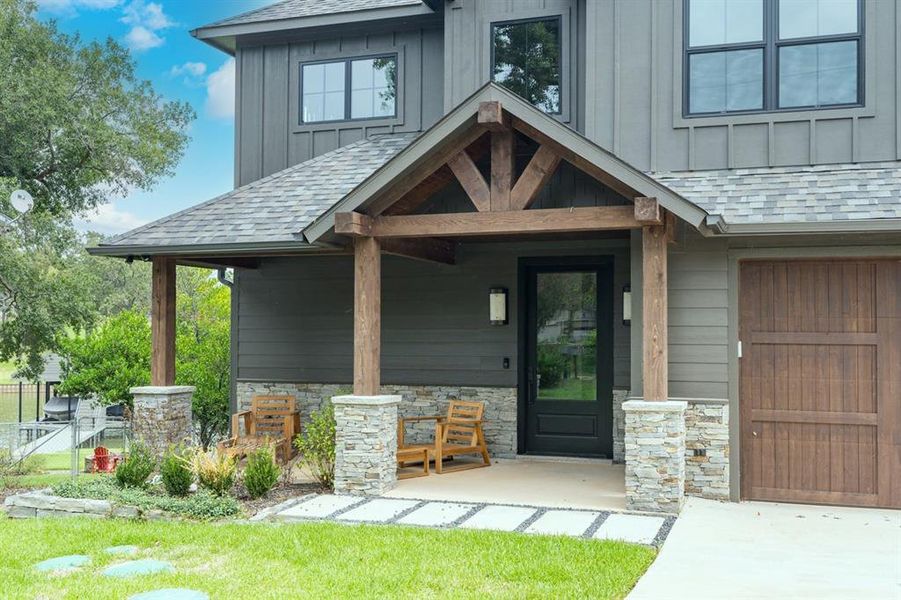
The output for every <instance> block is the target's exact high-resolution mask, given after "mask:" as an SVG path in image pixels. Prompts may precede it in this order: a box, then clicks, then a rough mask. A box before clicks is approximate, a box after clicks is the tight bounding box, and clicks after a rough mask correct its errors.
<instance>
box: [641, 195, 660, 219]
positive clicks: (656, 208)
mask: <svg viewBox="0 0 901 600" xmlns="http://www.w3.org/2000/svg"><path fill="white" fill-rule="evenodd" d="M660 218H661V215H660V205H659V204H658V203H657V198H643V197H640V196H639V197H638V198H635V219H636V220H638V222H639V223H644V224H645V225H660Z"/></svg>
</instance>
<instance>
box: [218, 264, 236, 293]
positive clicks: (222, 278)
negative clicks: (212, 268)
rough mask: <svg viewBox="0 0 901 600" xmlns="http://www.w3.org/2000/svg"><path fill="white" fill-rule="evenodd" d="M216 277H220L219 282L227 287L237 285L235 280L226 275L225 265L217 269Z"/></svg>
mask: <svg viewBox="0 0 901 600" xmlns="http://www.w3.org/2000/svg"><path fill="white" fill-rule="evenodd" d="M216 279H218V280H219V283H221V284H222V285H224V286H225V287H227V288H232V287H234V286H235V283H234V282H233V281H229V280H228V278H227V277H226V276H225V267H219V269H218V270H217V271H216Z"/></svg>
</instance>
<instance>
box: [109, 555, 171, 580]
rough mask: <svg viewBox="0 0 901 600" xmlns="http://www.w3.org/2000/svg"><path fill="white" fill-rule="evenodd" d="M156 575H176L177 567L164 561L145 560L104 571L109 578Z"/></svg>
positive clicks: (122, 564)
mask: <svg viewBox="0 0 901 600" xmlns="http://www.w3.org/2000/svg"><path fill="white" fill-rule="evenodd" d="M154 573H175V567H173V566H172V563H169V562H166V561H164V560H154V559H152V558H144V559H141V560H130V561H128V562H124V563H119V564H118V565H112V566H110V567H107V568H106V569H105V570H104V571H103V574H104V575H106V576H107V577H131V576H133V575H152V574H154Z"/></svg>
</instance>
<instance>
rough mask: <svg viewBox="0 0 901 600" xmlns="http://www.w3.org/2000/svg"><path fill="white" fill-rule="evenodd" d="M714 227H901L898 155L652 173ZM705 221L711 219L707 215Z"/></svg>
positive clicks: (761, 229) (770, 230)
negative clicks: (871, 160)
mask: <svg viewBox="0 0 901 600" xmlns="http://www.w3.org/2000/svg"><path fill="white" fill-rule="evenodd" d="M654 178H655V179H657V180H658V181H660V182H661V183H663V184H665V185H666V186H667V187H669V188H671V189H673V190H675V191H676V192H679V193H680V194H682V195H683V196H685V197H686V198H688V199H689V200H691V201H692V202H694V203H695V204H697V205H699V206H701V207H702V208H703V209H704V210H706V211H707V212H708V213H710V214H711V215H716V216H718V217H719V219H721V221H722V223H721V225H720V226H719V227H718V229H720V233H731V234H740V233H795V232H798V233H800V232H803V231H814V230H815V231H823V232H826V231H853V230H864V231H867V230H873V229H882V230H896V231H897V230H901V162H899V161H892V162H876V163H857V164H851V163H849V164H835V165H818V166H813V167H779V168H756V169H733V170H731V171H727V170H717V171H694V172H669V173H654ZM708 224H711V225H713V223H710V219H708Z"/></svg>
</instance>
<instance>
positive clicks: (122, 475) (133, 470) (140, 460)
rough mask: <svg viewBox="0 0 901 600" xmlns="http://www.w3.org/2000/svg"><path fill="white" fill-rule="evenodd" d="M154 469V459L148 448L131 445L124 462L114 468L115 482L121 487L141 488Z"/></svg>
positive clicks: (137, 444)
mask: <svg viewBox="0 0 901 600" xmlns="http://www.w3.org/2000/svg"><path fill="white" fill-rule="evenodd" d="M155 468H156V459H154V457H153V453H151V452H150V448H148V447H147V446H145V445H144V444H141V443H135V444H132V446H131V450H130V451H129V453H128V456H126V457H125V461H124V462H122V463H120V464H119V466H118V467H116V482H117V483H118V484H119V486H121V487H134V488H142V487H144V486H145V485H147V478H148V477H150V474H151V473H153V470H154V469H155Z"/></svg>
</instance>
